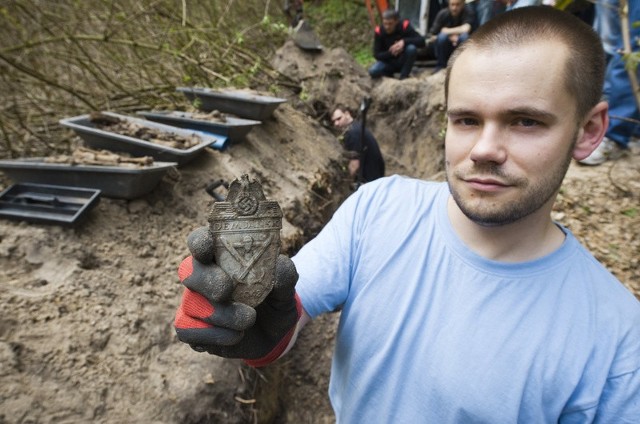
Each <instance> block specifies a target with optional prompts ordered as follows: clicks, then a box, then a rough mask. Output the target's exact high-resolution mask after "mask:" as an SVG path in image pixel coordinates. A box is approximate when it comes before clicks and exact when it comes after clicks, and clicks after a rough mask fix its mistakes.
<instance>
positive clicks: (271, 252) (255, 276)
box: [209, 174, 282, 307]
mask: <svg viewBox="0 0 640 424" xmlns="http://www.w3.org/2000/svg"><path fill="white" fill-rule="evenodd" d="M281 228H282V210H281V209H280V206H279V205H278V202H276V201H273V200H267V199H266V197H265V195H264V193H263V191H262V185H260V183H259V182H258V181H256V180H249V176H248V175H246V174H245V175H243V176H241V177H240V179H236V180H234V181H232V182H231V184H230V185H229V191H228V194H227V198H226V200H225V201H223V202H215V203H214V204H213V207H212V208H211V211H210V213H209V229H210V231H211V233H212V235H213V240H214V243H215V258H216V263H217V264H218V265H220V267H222V269H223V270H224V271H225V272H226V273H227V274H229V275H230V276H231V278H233V280H234V282H235V284H236V287H235V289H234V292H233V300H235V301H237V302H242V303H245V304H247V305H249V306H253V307H255V306H257V305H259V304H260V303H261V302H262V301H263V300H264V298H265V297H267V295H268V294H269V292H270V291H271V289H272V288H273V285H274V283H275V274H276V260H277V258H278V254H279V253H280V229H281Z"/></svg>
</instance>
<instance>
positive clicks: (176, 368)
mask: <svg viewBox="0 0 640 424" xmlns="http://www.w3.org/2000/svg"><path fill="white" fill-rule="evenodd" d="M274 66H275V67H276V68H277V69H279V70H281V71H282V72H284V73H287V75H291V76H292V77H293V78H294V79H296V80H298V81H300V82H301V83H302V84H303V86H304V91H303V93H298V94H297V95H292V96H290V97H289V102H287V103H286V104H284V105H282V106H280V107H279V108H278V109H277V110H276V112H275V113H274V116H273V117H272V118H271V119H269V120H268V121H265V122H264V123H263V124H262V125H260V126H258V127H256V128H255V129H253V130H252V131H251V132H250V133H249V135H248V136H247V139H246V140H245V141H243V142H241V143H237V144H235V145H232V146H230V147H229V148H228V149H227V150H226V151H223V152H219V151H213V150H208V149H207V150H206V151H204V153H203V154H202V155H200V156H199V157H198V158H197V159H196V160H195V161H193V162H191V163H189V164H187V165H185V166H183V167H181V168H179V169H178V170H177V171H175V172H172V173H170V174H168V175H167V176H166V177H165V178H164V179H163V181H162V182H161V183H160V185H159V186H158V187H157V188H156V189H154V190H153V192H151V193H150V194H148V195H146V196H144V197H142V198H139V199H135V200H131V201H126V200H117V199H108V198H104V199H102V200H101V202H100V203H99V205H98V206H97V207H96V209H94V210H93V211H92V212H91V213H90V215H89V217H88V219H87V220H86V221H85V222H84V223H83V224H82V225H79V226H77V227H75V228H62V227H59V226H47V225H35V224H27V223H17V222H12V221H6V220H3V221H0V278H1V280H2V284H1V285H0V378H1V382H2V384H0V423H79V422H95V423H123V422H144V423H208V422H211V423H215V422H224V423H245V422H276V423H294V422H295V423H299V422H309V423H311V422H313V423H323V422H326V423H329V422H333V417H332V414H331V409H330V406H329V403H328V400H327V394H326V391H327V381H328V374H329V363H330V358H331V353H332V340H333V334H334V331H335V324H336V318H337V316H336V315H332V316H326V317H323V318H321V319H319V320H317V321H316V322H314V323H312V324H311V325H310V326H309V327H308V328H307V329H306V330H305V331H304V332H303V334H302V335H301V338H300V340H299V342H298V344H297V345H296V347H295V348H294V349H293V351H292V352H290V354H289V355H288V356H287V357H286V358H284V359H283V360H282V361H280V362H278V363H276V364H274V365H272V366H270V367H267V368H265V369H262V370H259V371H256V370H253V369H250V368H248V367H246V366H244V365H242V364H241V363H240V362H239V361H235V360H223V359H220V358H216V357H213V356H209V355H207V354H199V353H196V352H194V351H192V350H191V349H190V348H189V347H187V346H185V345H184V344H182V343H180V342H178V341H177V340H176V337H175V335H174V331H173V328H172V321H173V315H174V311H175V308H176V306H177V305H178V303H179V299H180V294H181V290H182V289H181V287H180V284H179V282H178V279H177V276H176V268H177V266H178V264H179V263H180V261H181V260H182V258H183V257H184V256H185V255H186V254H187V251H186V247H185V238H186V236H187V234H188V233H189V232H190V231H191V230H192V229H194V228H195V227H197V226H200V225H206V217H207V213H208V209H209V207H210V204H211V202H212V198H211V197H210V196H209V195H208V194H207V193H206V192H205V190H204V189H205V187H206V186H207V184H209V183H210V182H211V181H213V180H216V179H219V178H223V179H225V180H227V181H230V180H232V179H233V178H237V177H238V176H240V175H241V174H243V173H249V174H250V175H252V176H255V177H257V178H259V179H260V180H261V181H262V182H263V185H264V187H265V191H266V194H267V196H268V197H269V198H272V199H276V200H278V201H279V202H280V204H281V206H282V207H283V209H284V212H285V223H284V229H283V238H284V240H285V245H284V250H285V251H286V252H287V253H289V254H291V253H293V252H295V251H296V250H297V249H298V248H299V247H300V246H301V245H302V244H303V243H304V242H305V241H306V240H308V239H309V238H310V237H313V236H314V235H315V234H316V233H317V232H318V231H319V229H320V228H321V226H322V224H323V223H324V222H325V221H326V219H327V218H328V217H329V216H330V215H331V213H332V212H333V210H334V209H335V208H336V207H337V205H338V204H339V203H340V202H341V201H342V200H343V199H344V196H345V195H347V194H348V192H349V180H348V178H346V176H345V170H344V163H343V159H342V157H341V155H340V153H341V147H340V145H339V143H338V141H337V139H336V137H335V135H334V134H333V133H332V132H331V131H329V130H328V129H327V127H326V126H327V125H328V112H330V110H331V108H332V106H333V104H334V103H343V104H347V105H349V106H350V107H352V108H357V105H358V104H359V102H360V99H361V98H362V96H363V95H364V94H369V95H371V96H372V98H373V105H372V109H371V110H370V114H369V116H368V122H370V127H371V129H372V130H373V132H374V134H375V135H376V136H377V138H378V141H379V142H380V144H381V147H382V150H383V153H384V155H385V158H386V159H387V164H388V168H389V172H388V173H389V174H392V173H401V174H406V175H413V176H416V177H420V178H435V179H438V178H441V174H439V173H438V172H439V171H440V170H441V167H442V131H443V123H444V121H443V116H442V107H443V105H442V102H443V95H442V80H443V75H442V74H441V73H440V74H436V75H433V76H431V75H429V74H428V73H424V74H421V75H419V76H418V77H417V78H411V79H408V80H406V81H402V82H400V81H395V80H384V81H382V82H380V83H376V84H375V85H372V84H371V82H370V81H369V79H368V77H367V76H366V73H365V71H364V70H363V69H362V68H360V67H359V66H358V65H357V64H356V63H355V62H354V61H353V60H352V59H351V58H350V57H349V56H348V55H347V54H346V52H344V50H341V49H336V50H331V51H327V52H324V53H322V54H309V53H304V52H301V51H299V50H297V49H296V48H295V47H294V46H293V45H292V44H291V43H287V44H286V45H285V46H284V47H283V48H282V49H281V51H280V52H279V55H278V56H277V57H276V59H275V60H274ZM303 94H304V95H303ZM639 173H640V157H639V156H627V157H624V158H622V159H620V160H618V161H616V162H612V163H609V164H606V165H603V166H600V167H595V168H585V167H580V166H577V165H573V166H572V168H571V169H570V173H569V176H568V178H567V181H566V183H565V185H564V186H563V189H562V193H561V195H560V198H559V202H558V206H557V208H556V211H555V212H554V217H555V218H556V219H557V220H558V221H560V222H562V223H563V224H565V225H567V226H568V227H569V228H570V229H571V230H572V231H574V233H575V234H576V235H577V236H578V237H579V238H580V239H581V240H582V241H583V242H584V243H585V244H586V245H587V246H588V247H589V248H590V249H592V251H593V252H594V254H595V255H596V256H597V257H598V258H599V259H600V260H602V261H603V262H604V263H605V264H606V265H607V266H608V267H609V269H610V270H611V271H612V272H613V273H614V274H615V275H616V276H617V277H618V278H619V279H620V280H621V281H623V282H624V283H625V284H626V285H627V287H628V288H629V289H630V290H632V291H633V292H634V293H635V294H636V295H640V271H639V268H640V267H639V266H638V258H640V238H639V237H638V232H639V231H640V230H639V229H640V222H639V221H640V206H639V202H638V199H639V198H640V185H639V184H638V181H640V178H638V177H639ZM0 184H2V187H6V186H7V185H8V184H10V181H8V180H7V179H6V178H4V179H1V180H0Z"/></svg>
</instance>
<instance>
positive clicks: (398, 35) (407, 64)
mask: <svg viewBox="0 0 640 424" xmlns="http://www.w3.org/2000/svg"><path fill="white" fill-rule="evenodd" d="M424 46H425V39H424V37H423V36H422V35H420V34H419V33H418V32H417V31H416V30H415V29H414V28H413V27H412V26H411V23H409V20H408V19H405V20H402V21H401V20H400V15H399V14H398V12H397V11H396V10H393V9H388V10H385V11H384V12H383V13H382V28H380V26H377V27H376V29H375V35H374V39H373V56H374V57H375V59H376V63H374V64H373V65H372V66H371V67H370V68H369V75H371V78H380V77H383V76H386V77H393V74H394V73H396V72H399V73H400V76H399V79H405V78H407V77H409V75H410V74H411V70H412V69H413V64H414V63H415V61H416V57H417V55H418V47H424Z"/></svg>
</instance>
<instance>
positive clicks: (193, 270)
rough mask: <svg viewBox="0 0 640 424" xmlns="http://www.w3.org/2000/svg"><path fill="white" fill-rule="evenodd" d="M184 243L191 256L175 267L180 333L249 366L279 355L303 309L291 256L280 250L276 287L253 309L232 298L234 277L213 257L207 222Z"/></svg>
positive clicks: (205, 348) (195, 346)
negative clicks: (179, 293) (180, 285)
mask: <svg viewBox="0 0 640 424" xmlns="http://www.w3.org/2000/svg"><path fill="white" fill-rule="evenodd" d="M187 246H188V247H189V251H190V252H191V255H192V256H189V257H187V258H186V259H185V260H184V261H182V263H181V264H180V268H179V269H178V276H179V278H180V281H181V282H182V283H183V284H184V285H185V286H186V288H185V290H184V294H183V295H182V301H181V303H180V306H179V307H178V311H177V313H176V319H175V322H174V326H175V329H176V333H177V334H178V339H180V340H181V341H183V342H185V343H188V344H189V345H191V347H192V348H193V349H194V350H196V351H198V352H209V353H211V354H213V355H217V356H222V357H224V358H241V359H244V360H245V362H246V363H247V364H248V365H251V366H253V367H262V366H265V365H268V364H270V363H271V362H273V361H275V360H276V359H278V358H279V357H280V355H281V354H282V353H283V352H284V350H285V349H286V348H287V346H288V345H289V342H290V341H291V338H292V337H293V335H294V333H295V329H296V324H297V322H298V320H299V319H300V316H301V315H302V305H301V303H300V299H299V298H298V296H297V295H296V291H295V285H296V282H297V281H298V273H297V272H296V269H295V265H294V264H293V262H292V261H291V260H290V259H289V258H287V257H286V256H284V255H280V256H279V257H278V260H277V264H276V281H275V285H274V288H273V290H272V291H271V292H270V293H269V295H268V296H267V297H266V299H265V300H264V301H263V302H262V303H261V304H259V305H258V306H256V307H255V309H254V308H252V307H250V306H249V305H246V304H243V303H238V302H234V301H232V300H231V294H232V292H233V288H234V283H233V280H232V279H231V277H230V276H229V275H228V274H227V273H226V272H224V271H223V270H222V268H220V267H219V266H218V265H217V264H215V262H214V254H213V249H214V247H213V246H214V244H213V238H212V236H211V233H210V232H209V229H208V228H207V227H201V228H198V229H197V230H195V231H193V232H192V233H191V234H189V237H188V238H187Z"/></svg>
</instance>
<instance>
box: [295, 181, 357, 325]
mask: <svg viewBox="0 0 640 424" xmlns="http://www.w3.org/2000/svg"><path fill="white" fill-rule="evenodd" d="M358 197H359V193H355V194H353V195H351V196H350V197H349V198H348V199H347V200H346V201H345V202H344V203H343V204H342V205H341V206H340V208H338V210H337V211H336V212H335V214H334V215H333V217H332V218H331V220H330V221H329V222H328V223H327V225H326V226H325V227H324V228H323V229H322V231H321V232H320V233H319V234H318V235H317V236H316V237H315V238H314V239H313V240H311V241H310V242H309V243H307V244H306V245H305V246H303V247H302V249H301V250H300V251H299V252H298V254H296V255H295V256H294V257H293V258H292V260H293V262H294V263H295V265H296V269H297V270H298V274H299V279H298V283H297V285H296V291H297V292H298V295H299V296H300V300H301V301H302V305H303V306H304V309H305V311H307V313H308V314H309V315H310V316H311V317H312V318H315V317H316V316H318V315H320V314H322V313H325V312H332V311H335V310H337V309H340V307H341V306H342V305H343V304H344V302H345V300H346V298H347V296H348V294H349V285H350V281H351V258H352V234H353V232H354V230H353V221H354V214H355V210H356V205H357V203H358V199H357V198H358Z"/></svg>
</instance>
